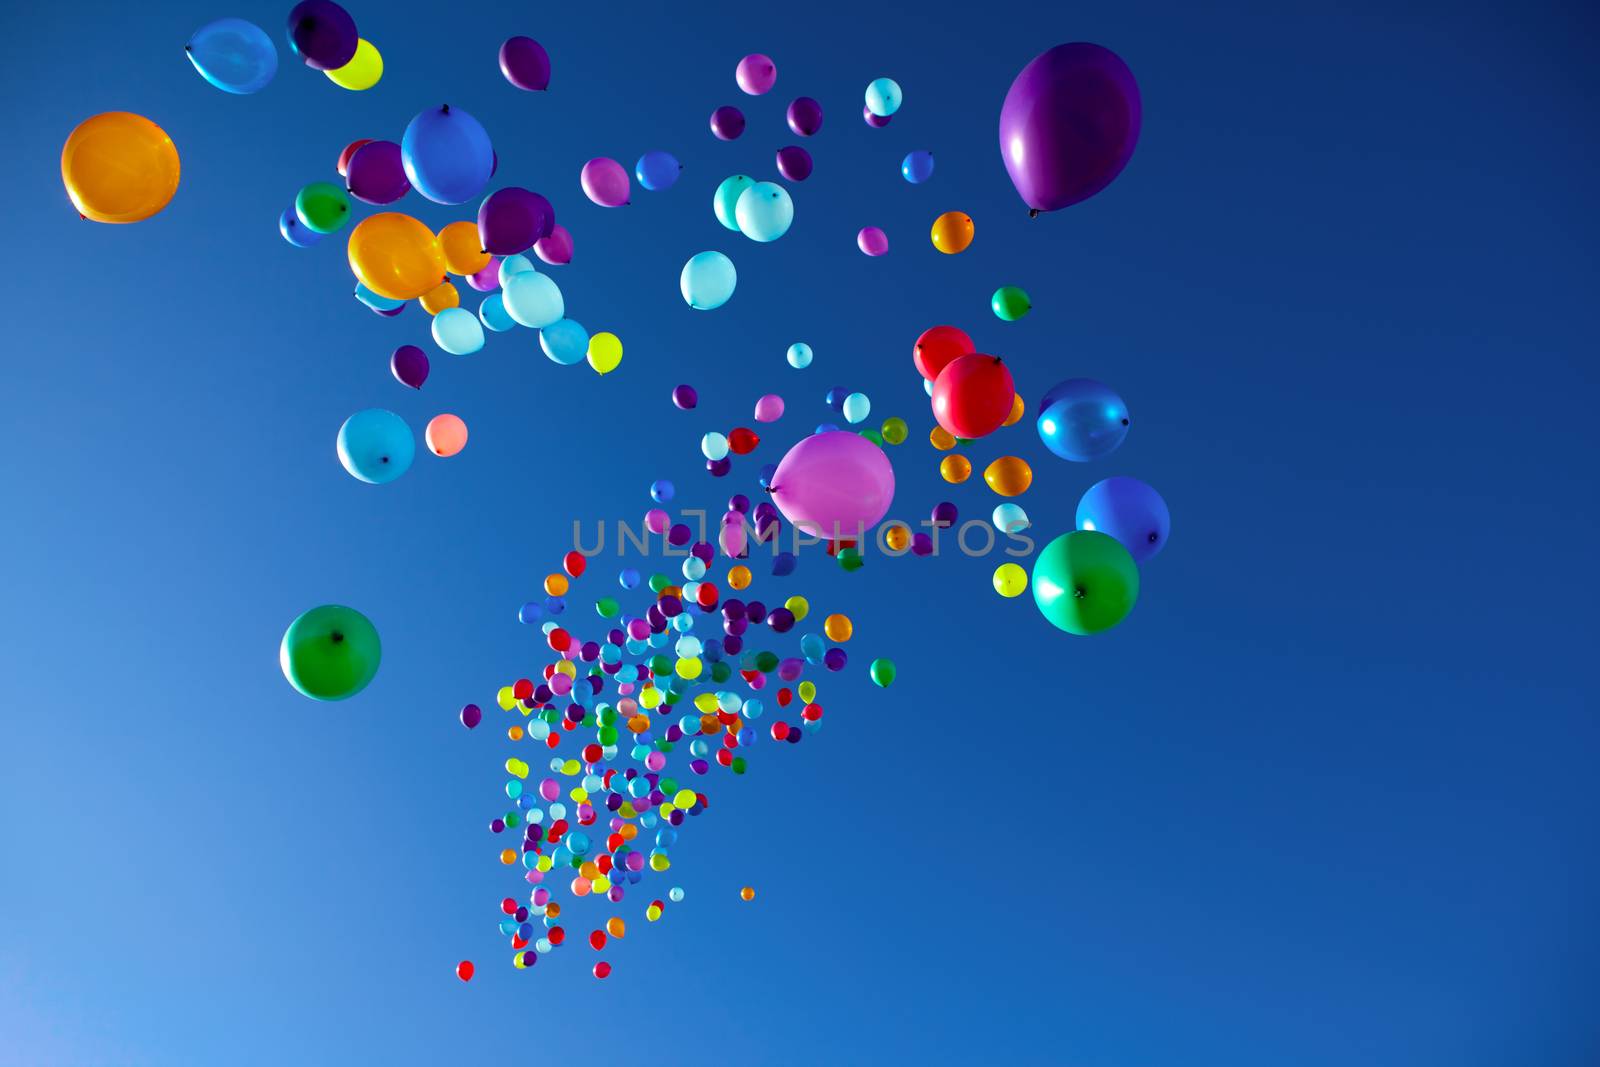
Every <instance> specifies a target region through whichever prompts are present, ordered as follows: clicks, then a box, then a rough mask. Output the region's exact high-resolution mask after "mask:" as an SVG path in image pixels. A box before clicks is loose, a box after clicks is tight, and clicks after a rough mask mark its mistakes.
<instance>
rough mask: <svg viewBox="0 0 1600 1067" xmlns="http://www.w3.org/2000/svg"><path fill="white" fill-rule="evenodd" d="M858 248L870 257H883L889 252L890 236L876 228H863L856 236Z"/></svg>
mask: <svg viewBox="0 0 1600 1067" xmlns="http://www.w3.org/2000/svg"><path fill="white" fill-rule="evenodd" d="M856 247H857V248H859V249H861V251H862V252H863V253H865V254H866V255H869V256H881V255H883V254H885V253H886V252H888V251H889V235H888V234H886V233H884V232H883V231H882V230H880V229H879V228H878V227H876V226H863V227H862V228H861V232H860V233H858V234H856Z"/></svg>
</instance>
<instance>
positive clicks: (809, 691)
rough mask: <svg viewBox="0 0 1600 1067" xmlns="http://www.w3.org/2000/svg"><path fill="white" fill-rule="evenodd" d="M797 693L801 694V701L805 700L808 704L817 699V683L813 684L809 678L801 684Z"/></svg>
mask: <svg viewBox="0 0 1600 1067" xmlns="http://www.w3.org/2000/svg"><path fill="white" fill-rule="evenodd" d="M795 691H796V692H797V693H799V694H800V699H801V700H804V701H805V702H806V703H807V704H809V703H811V702H812V701H813V700H815V699H817V683H815V682H813V681H812V680H811V679H809V678H807V679H806V680H805V681H803V682H801V683H800V685H799V688H797V689H796V690H795Z"/></svg>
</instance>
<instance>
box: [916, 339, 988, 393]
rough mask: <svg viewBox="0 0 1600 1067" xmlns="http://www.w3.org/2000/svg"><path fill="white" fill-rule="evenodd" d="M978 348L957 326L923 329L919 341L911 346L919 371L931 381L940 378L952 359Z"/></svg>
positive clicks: (969, 353) (968, 353)
mask: <svg viewBox="0 0 1600 1067" xmlns="http://www.w3.org/2000/svg"><path fill="white" fill-rule="evenodd" d="M977 350H978V349H977V346H975V345H974V344H973V343H972V338H970V337H968V336H967V333H966V331H965V330H962V329H960V328H959V327H956V326H932V327H929V328H928V329H926V330H924V331H922V335H921V336H920V337H918V338H917V343H916V344H915V345H912V346H911V362H913V363H915V364H916V366H917V373H918V374H920V375H922V376H923V377H924V378H926V379H928V381H930V382H931V381H935V380H936V379H938V377H939V372H940V371H942V370H944V369H945V367H947V366H949V365H950V362H951V361H952V360H955V359H958V358H960V357H961V356H969V355H971V354H972V353H974V352H976V351H977Z"/></svg>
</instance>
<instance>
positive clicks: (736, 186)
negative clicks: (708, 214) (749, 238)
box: [711, 174, 756, 233]
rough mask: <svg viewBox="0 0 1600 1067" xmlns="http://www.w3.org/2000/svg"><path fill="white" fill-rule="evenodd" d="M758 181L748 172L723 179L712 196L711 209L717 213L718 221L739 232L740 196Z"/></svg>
mask: <svg viewBox="0 0 1600 1067" xmlns="http://www.w3.org/2000/svg"><path fill="white" fill-rule="evenodd" d="M755 183H756V180H755V179H754V178H752V177H750V175H748V174H735V175H732V176H731V177H727V178H724V179H722V184H721V185H719V186H717V191H716V193H715V194H713V195H712V197H711V210H712V211H714V212H715V213H716V216H717V221H718V222H720V223H722V225H723V226H724V227H725V228H727V229H730V230H732V231H733V232H734V233H738V232H739V218H738V214H737V212H738V209H739V197H740V196H742V195H744V191H745V190H746V189H748V188H750V187H751V186H752V185H754V184H755Z"/></svg>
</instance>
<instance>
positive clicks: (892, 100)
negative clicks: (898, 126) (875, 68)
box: [866, 78, 903, 119]
mask: <svg viewBox="0 0 1600 1067" xmlns="http://www.w3.org/2000/svg"><path fill="white" fill-rule="evenodd" d="M866 96H867V110H868V111H870V112H871V113H872V114H874V115H876V116H878V117H879V118H883V119H886V118H888V117H889V116H890V115H893V114H894V113H895V112H896V111H899V110H900V102H901V100H902V99H903V97H902V94H901V92H900V83H899V82H897V81H895V80H894V79H893V78H874V79H873V80H872V81H870V82H868V83H867V93H866Z"/></svg>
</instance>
